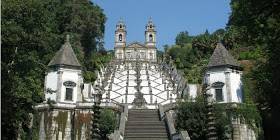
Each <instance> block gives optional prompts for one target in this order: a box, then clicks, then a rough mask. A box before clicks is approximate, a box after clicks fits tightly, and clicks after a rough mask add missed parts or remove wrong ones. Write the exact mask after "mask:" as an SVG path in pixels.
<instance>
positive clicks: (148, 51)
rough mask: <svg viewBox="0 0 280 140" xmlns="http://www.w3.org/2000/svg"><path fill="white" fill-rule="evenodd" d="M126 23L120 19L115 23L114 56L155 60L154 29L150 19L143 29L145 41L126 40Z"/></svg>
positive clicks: (128, 59)
mask: <svg viewBox="0 0 280 140" xmlns="http://www.w3.org/2000/svg"><path fill="white" fill-rule="evenodd" d="M126 33H127V32H126V25H125V24H124V22H123V21H122V20H121V21H119V22H118V24H117V25H116V31H115V58H116V59H118V60H126V61H135V60H136V59H137V58H138V59H139V60H140V61H151V62H156V60H157V55H156V51H157V49H156V30H155V25H154V23H153V22H152V20H151V19H150V20H149V22H148V23H147V25H146V29H145V43H144V44H142V43H140V42H132V43H129V44H127V42H126Z"/></svg>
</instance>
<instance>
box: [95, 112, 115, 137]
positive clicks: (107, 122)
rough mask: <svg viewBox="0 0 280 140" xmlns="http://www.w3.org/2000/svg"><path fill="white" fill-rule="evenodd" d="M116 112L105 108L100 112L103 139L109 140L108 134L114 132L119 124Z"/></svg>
mask: <svg viewBox="0 0 280 140" xmlns="http://www.w3.org/2000/svg"><path fill="white" fill-rule="evenodd" d="M116 118H117V117H116V113H115V112H114V111H113V110H111V109H103V110H102V111H101V114H100V121H99V122H100V128H99V129H100V134H101V138H102V139H103V140H107V139H108V138H107V136H108V135H109V134H110V133H112V132H114V130H115V128H116V126H117V119H116Z"/></svg>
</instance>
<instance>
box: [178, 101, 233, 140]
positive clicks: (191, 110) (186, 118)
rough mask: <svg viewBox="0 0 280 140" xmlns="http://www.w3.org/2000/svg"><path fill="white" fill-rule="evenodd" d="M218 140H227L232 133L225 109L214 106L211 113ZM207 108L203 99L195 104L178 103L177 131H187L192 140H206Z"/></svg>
mask: <svg viewBox="0 0 280 140" xmlns="http://www.w3.org/2000/svg"><path fill="white" fill-rule="evenodd" d="M212 113H213V114H214V117H215V118H216V119H215V127H216V130H217V136H218V139H228V134H230V132H231V131H232V128H231V123H230V118H229V117H228V116H227V114H226V108H224V107H222V106H218V105H215V106H214V109H213V112H212ZM207 122H208V120H207V108H206V103H205V101H204V99H203V97H201V96H199V97H197V98H196V100H195V102H180V103H179V104H178V107H177V120H176V128H177V130H187V131H188V133H189V135H190V138H191V139H192V140H206V139H207V137H206V135H207V133H208V132H207Z"/></svg>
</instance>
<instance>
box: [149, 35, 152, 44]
mask: <svg viewBox="0 0 280 140" xmlns="http://www.w3.org/2000/svg"><path fill="white" fill-rule="evenodd" d="M149 41H150V42H152V41H153V35H152V34H150V35H149Z"/></svg>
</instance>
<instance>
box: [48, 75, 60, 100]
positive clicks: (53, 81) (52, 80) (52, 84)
mask: <svg viewBox="0 0 280 140" xmlns="http://www.w3.org/2000/svg"><path fill="white" fill-rule="evenodd" d="M57 80H58V74H57V71H50V72H48V73H47V75H46V77H45V100H46V101H47V100H48V99H50V100H53V101H56V96H57V95H56V92H55V93H47V92H46V90H47V89H51V90H53V91H57V82H58V81H57Z"/></svg>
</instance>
